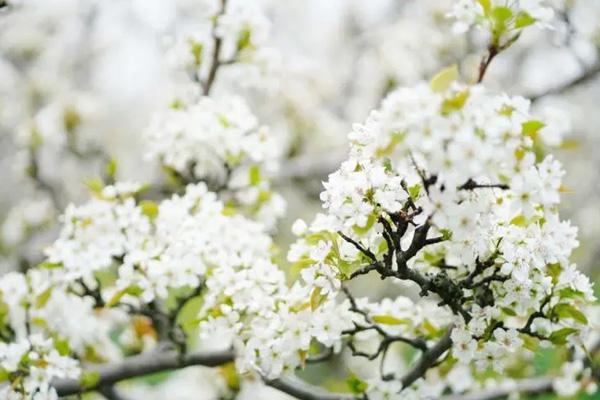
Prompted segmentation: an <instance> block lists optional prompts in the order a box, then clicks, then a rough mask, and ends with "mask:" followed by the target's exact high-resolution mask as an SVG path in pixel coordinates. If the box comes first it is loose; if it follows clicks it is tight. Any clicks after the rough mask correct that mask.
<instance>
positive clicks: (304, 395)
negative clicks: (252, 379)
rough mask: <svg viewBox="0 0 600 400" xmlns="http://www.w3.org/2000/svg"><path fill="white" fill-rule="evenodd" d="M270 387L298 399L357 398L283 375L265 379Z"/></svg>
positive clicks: (329, 399) (349, 399) (347, 399)
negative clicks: (328, 390) (277, 377)
mask: <svg viewBox="0 0 600 400" xmlns="http://www.w3.org/2000/svg"><path fill="white" fill-rule="evenodd" d="M265 383H266V384H267V385H269V386H271V387H272V388H275V389H277V390H279V391H281V392H284V393H287V394H289V395H290V396H293V397H295V398H296V399H298V400H358V399H359V398H358V397H355V396H352V395H349V394H342V393H331V392H327V391H325V390H323V389H321V388H319V387H315V386H312V385H309V384H307V383H305V382H303V381H301V380H299V379H297V378H293V377H283V378H279V379H275V380H265Z"/></svg>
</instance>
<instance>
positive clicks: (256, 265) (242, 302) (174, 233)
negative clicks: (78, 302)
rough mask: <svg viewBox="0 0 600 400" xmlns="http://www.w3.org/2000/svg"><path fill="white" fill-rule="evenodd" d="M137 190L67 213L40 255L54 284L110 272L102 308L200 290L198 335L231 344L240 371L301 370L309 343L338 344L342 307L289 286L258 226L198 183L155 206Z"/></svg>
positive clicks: (344, 320) (128, 188) (346, 319)
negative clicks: (113, 273) (51, 269)
mask: <svg viewBox="0 0 600 400" xmlns="http://www.w3.org/2000/svg"><path fill="white" fill-rule="evenodd" d="M136 189H137V187H136V186H135V185H131V184H119V185H117V187H112V186H109V187H106V188H104V189H103V190H102V191H101V192H100V197H99V198H96V199H94V200H92V201H91V202H89V203H88V204H85V205H83V206H81V207H74V206H71V207H70V208H69V209H68V210H67V212H66V214H65V217H64V222H65V225H64V227H63V230H62V232H61V237H60V238H59V239H58V240H57V241H56V242H55V243H54V244H53V245H52V246H51V247H50V248H49V249H48V251H47V253H48V256H49V258H48V262H49V263H51V264H52V265H55V266H58V267H62V268H57V267H55V268H56V269H58V270H59V271H61V272H63V274H62V276H60V279H62V282H64V281H67V282H69V283H70V284H77V282H79V280H83V281H84V282H87V284H88V287H94V285H96V282H95V275H94V273H97V272H99V271H102V270H108V269H110V268H111V267H113V266H116V268H117V277H116V285H115V286H114V287H112V288H102V290H103V292H104V293H103V295H104V297H105V298H106V300H107V303H108V304H109V305H116V304H118V303H129V304H133V305H140V304H142V305H143V304H148V303H150V302H153V301H155V300H161V301H165V300H166V299H167V298H168V296H169V294H170V293H171V292H172V291H173V290H175V289H181V288H200V287H202V286H205V287H206V290H205V291H203V292H202V300H203V302H202V304H203V306H202V309H201V310H200V319H201V321H203V322H202V324H201V328H202V329H201V331H202V332H203V333H204V335H205V336H207V335H208V336H210V335H211V334H214V333H215V332H217V333H218V334H219V335H221V336H220V337H222V338H224V340H223V343H225V342H227V341H231V342H232V343H233V344H234V345H235V347H236V348H237V349H238V351H239V358H238V365H239V368H240V369H241V370H243V371H254V370H259V371H260V372H261V373H262V374H264V375H267V376H269V377H276V376H279V375H281V374H282V373H283V372H284V371H291V370H293V369H294V368H296V367H298V366H299V365H300V364H301V363H303V362H304V360H305V358H306V357H308V351H309V350H310V346H311V344H313V340H316V341H318V342H319V343H321V345H323V346H326V347H337V348H339V347H340V344H341V343H340V340H341V336H342V334H341V332H342V331H343V330H345V329H347V328H349V324H350V320H351V315H350V314H349V312H348V311H347V310H348V305H347V304H344V303H342V304H340V305H337V304H336V302H335V300H334V299H333V298H330V297H327V296H326V293H324V292H323V293H321V292H320V291H315V290H314V289H313V286H309V285H303V284H301V283H297V284H295V285H294V286H292V287H291V288H289V287H288V286H287V284H286V281H285V276H284V273H283V271H281V270H279V268H278V267H277V266H276V265H275V264H273V262H272V261H271V258H272V249H271V248H272V241H271V238H270V237H269V236H268V235H266V234H265V233H264V232H263V229H264V228H263V226H262V225H261V224H258V223H256V222H253V221H250V220H248V219H246V218H244V217H242V216H241V215H235V214H232V211H231V209H228V208H226V207H224V206H223V204H222V203H221V202H220V201H218V200H217V196H216V194H215V193H213V192H209V191H208V190H207V188H206V185H205V184H203V183H201V184H197V185H189V186H188V187H187V189H186V191H185V194H183V195H182V196H178V195H175V196H173V197H172V198H171V199H168V200H165V201H163V202H162V203H160V204H158V205H157V204H154V203H150V202H139V203H138V202H136V201H135V198H134V196H133V192H134V191H135V190H136ZM60 279H59V280H58V281H59V282H61V280H60ZM54 280H57V278H56V277H55V278H54ZM226 338H228V339H226Z"/></svg>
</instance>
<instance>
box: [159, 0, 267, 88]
mask: <svg viewBox="0 0 600 400" xmlns="http://www.w3.org/2000/svg"><path fill="white" fill-rule="evenodd" d="M205 3H206V4H204V5H203V8H202V9H203V10H205V12H204V13H203V15H201V16H199V18H198V19H197V20H195V21H194V27H193V30H191V31H182V32H180V33H178V34H177V35H176V37H175V39H174V42H173V44H172V46H171V47H170V48H169V50H168V51H167V54H166V57H167V61H168V63H169V65H170V66H171V67H173V68H174V69H175V70H182V71H185V72H186V73H187V74H188V76H189V77H191V78H192V79H194V80H199V81H203V80H205V79H206V78H207V77H208V76H209V75H210V70H211V68H212V64H213V61H214V54H215V51H217V50H218V51H219V54H218V56H217V60H218V62H220V63H223V64H224V65H225V66H226V67H228V69H230V68H233V69H238V70H239V71H238V74H237V76H238V78H240V82H242V86H244V85H245V86H248V85H249V86H262V85H263V84H264V81H265V80H269V79H270V77H269V76H268V75H269V72H270V69H271V68H273V67H274V66H275V64H276V62H277V60H278V56H277V53H276V52H275V51H274V50H273V49H271V48H270V47H268V46H266V41H267V38H268V36H269V30H270V22H269V20H268V19H267V18H266V16H265V15H264V12H263V10H262V7H261V5H260V4H259V2H248V1H240V0H231V1H228V2H227V4H226V7H225V9H224V10H220V0H209V1H206V2H205ZM215 38H216V39H218V40H219V41H220V44H219V48H218V49H215V46H216V44H215ZM240 82H238V84H239V83H240Z"/></svg>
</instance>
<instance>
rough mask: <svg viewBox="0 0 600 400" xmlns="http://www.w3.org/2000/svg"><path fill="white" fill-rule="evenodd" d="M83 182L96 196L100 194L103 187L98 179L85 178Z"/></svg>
mask: <svg viewBox="0 0 600 400" xmlns="http://www.w3.org/2000/svg"><path fill="white" fill-rule="evenodd" d="M83 183H84V185H85V186H86V187H87V188H88V190H89V191H90V192H92V193H93V194H95V195H97V196H99V195H101V194H102V190H103V189H104V183H103V182H102V181H101V180H100V179H97V178H95V179H86V180H85V181H84V182H83Z"/></svg>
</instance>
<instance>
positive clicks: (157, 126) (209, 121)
mask: <svg viewBox="0 0 600 400" xmlns="http://www.w3.org/2000/svg"><path fill="white" fill-rule="evenodd" d="M147 138H148V143H149V144H148V151H149V155H150V156H152V157H156V158H159V159H160V160H161V161H162V163H163V164H164V165H166V166H168V167H170V168H172V169H173V170H175V171H177V173H178V174H181V175H183V176H187V175H188V174H191V176H190V179H191V180H192V181H196V180H199V179H205V180H208V181H209V182H215V184H216V185H218V186H223V187H224V188H225V189H227V191H228V193H224V194H223V196H222V198H223V199H224V200H225V201H227V200H229V199H230V200H232V201H233V204H234V205H238V206H240V207H241V208H243V209H245V210H246V211H248V214H250V215H253V216H256V217H257V219H259V220H261V221H263V222H265V223H267V224H269V225H270V224H272V223H273V222H274V220H275V219H276V218H277V217H278V216H280V215H281V214H282V213H283V211H284V207H285V204H284V202H283V199H282V198H281V196H279V195H278V194H276V193H273V192H272V191H271V190H270V183H269V175H270V174H272V173H273V171H274V170H275V168H276V166H277V157H278V153H279V151H278V149H277V146H276V143H275V142H274V138H273V137H272V135H271V134H270V133H269V130H268V128H266V127H264V126H260V125H259V123H258V120H257V118H256V117H255V116H254V115H253V114H252V113H251V112H250V109H249V108H248V106H247V105H246V103H245V102H244V100H243V99H242V98H240V97H237V96H231V97H224V98H220V99H213V98H210V97H202V98H200V99H199V100H198V101H197V102H195V103H193V104H190V105H179V106H178V107H175V108H171V109H170V110H168V111H166V112H164V113H159V114H157V115H155V116H154V119H153V121H152V123H151V124H150V126H149V128H148V130H147Z"/></svg>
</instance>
